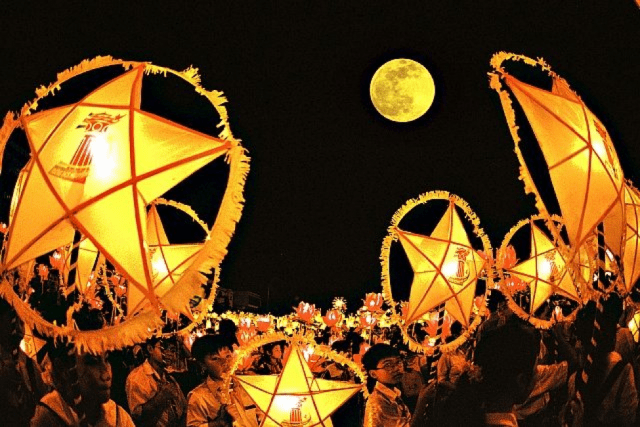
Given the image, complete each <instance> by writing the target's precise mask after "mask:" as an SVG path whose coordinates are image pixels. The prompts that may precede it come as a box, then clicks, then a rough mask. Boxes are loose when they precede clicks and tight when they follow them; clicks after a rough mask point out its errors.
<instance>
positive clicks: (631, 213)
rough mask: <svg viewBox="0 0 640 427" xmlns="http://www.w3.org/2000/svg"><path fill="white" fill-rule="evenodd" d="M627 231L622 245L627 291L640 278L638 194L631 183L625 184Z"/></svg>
mask: <svg viewBox="0 0 640 427" xmlns="http://www.w3.org/2000/svg"><path fill="white" fill-rule="evenodd" d="M624 204H625V213H626V221H627V233H626V236H625V239H626V241H625V247H624V257H623V265H624V282H625V285H626V287H627V291H629V290H631V289H632V288H633V285H635V283H636V281H637V280H638V278H640V231H639V230H640V194H639V193H638V190H637V189H635V188H634V187H632V186H631V185H626V186H625V201H624Z"/></svg>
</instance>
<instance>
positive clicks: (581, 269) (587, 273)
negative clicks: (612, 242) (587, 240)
mask: <svg viewBox="0 0 640 427" xmlns="http://www.w3.org/2000/svg"><path fill="white" fill-rule="evenodd" d="M534 221H544V223H545V226H546V230H549V229H550V228H552V229H553V230H554V232H558V233H560V232H561V230H562V227H563V225H562V219H561V218H560V217H559V216H557V215H551V221H553V224H551V226H550V225H549V222H548V221H547V219H546V216H544V215H540V214H538V215H534V216H532V217H530V218H526V219H523V220H520V221H519V222H518V223H517V224H516V225H514V226H513V227H512V228H511V230H509V232H508V233H507V234H506V235H505V237H504V240H503V241H502V244H501V245H500V248H499V250H498V254H501V253H502V254H504V253H506V252H507V247H508V246H509V245H510V244H511V240H512V239H513V237H514V236H515V234H516V233H517V232H519V231H520V230H522V229H523V228H525V227H526V226H529V227H531V224H532V223H533V222H534ZM549 233H551V231H549ZM551 235H553V233H551ZM544 237H546V238H548V236H547V235H546V234H545V236H544ZM549 240H550V241H551V242H552V243H553V244H554V246H555V247H556V249H555V250H556V251H557V253H558V255H559V256H560V257H562V256H563V255H562V252H561V251H560V250H559V249H558V248H557V245H556V244H557V241H555V239H549ZM587 253H588V252H587V249H586V248H583V249H581V250H580V251H579V257H578V258H579V261H578V262H577V263H575V264H573V265H572V264H569V263H567V264H566V265H565V268H566V273H565V274H569V275H570V277H571V280H572V282H573V285H574V287H575V292H576V296H577V298H575V297H574V298H572V299H573V300H574V301H576V302H577V303H578V307H577V308H576V309H575V310H573V311H572V312H571V313H570V314H569V315H568V316H565V317H564V319H563V320H562V321H564V322H573V321H574V320H575V318H576V315H577V312H578V310H579V308H580V306H581V305H582V301H581V300H582V299H583V295H584V293H585V291H587V290H588V288H587V287H586V286H585V285H586V283H587V281H588V278H590V277H591V276H592V274H593V271H595V270H594V269H595V264H594V260H593V259H592V258H591V257H589V256H588V255H587ZM563 261H564V258H563ZM496 262H497V264H498V265H496V267H497V268H496V270H497V273H498V277H499V283H498V286H497V288H498V289H500V291H501V292H502V293H503V294H504V295H505V298H506V299H507V303H508V305H509V308H510V309H511V310H512V311H513V312H514V313H515V314H516V315H517V316H518V317H520V318H521V319H523V320H525V321H527V322H529V323H530V324H531V325H532V326H534V327H535V328H537V329H549V328H550V327H552V326H553V325H554V324H555V323H556V320H555V318H553V317H552V319H550V320H545V319H539V318H536V317H534V316H533V315H531V314H530V313H527V312H526V311H525V310H524V309H523V308H522V307H521V306H520V305H518V304H517V303H516V302H515V301H514V300H513V296H512V291H511V289H509V288H508V287H507V286H506V285H505V283H506V282H505V278H506V276H505V273H507V274H511V273H512V271H513V270H512V269H511V268H512V267H513V266H505V265H504V264H503V262H502V261H500V260H498V261H496ZM501 264H502V265H501ZM519 265H520V264H519ZM550 268H551V267H550ZM536 269H537V267H536ZM536 271H537V270H536ZM576 272H578V273H576ZM545 282H546V280H545ZM576 283H577V284H576ZM568 291H569V290H568ZM571 291H572V290H571ZM564 296H566V297H567V298H571V297H570V296H569V295H568V294H566V295H564ZM532 303H533V301H532Z"/></svg>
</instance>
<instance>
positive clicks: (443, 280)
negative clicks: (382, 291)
mask: <svg viewBox="0 0 640 427" xmlns="http://www.w3.org/2000/svg"><path fill="white" fill-rule="evenodd" d="M397 234H398V237H399V240H400V243H401V244H402V247H403V248H404V250H405V253H406V254H407V257H408V258H409V262H410V263H411V268H412V269H413V282H412V284H411V293H410V297H409V305H408V309H407V315H406V317H405V322H406V324H407V325H408V324H410V323H412V322H414V321H416V320H418V319H419V318H420V317H422V316H423V315H424V314H425V313H427V312H429V311H431V310H432V309H434V308H435V307H437V306H439V305H440V304H442V303H444V304H445V310H446V311H447V312H448V313H449V314H450V315H451V316H452V317H453V318H455V319H456V320H458V321H459V322H460V323H462V324H463V325H464V326H465V327H468V326H469V318H470V316H471V312H472V309H473V299H474V298H475V290H476V282H477V280H478V275H479V273H480V271H481V270H482V267H483V265H484V260H483V259H482V257H481V256H480V255H479V254H478V253H477V251H475V250H474V249H473V248H472V246H471V243H470V241H469V236H468V235H467V232H466V231H465V229H464V226H463V224H462V221H461V220H460V217H459V215H458V213H457V211H456V208H455V204H454V203H453V202H452V201H450V202H449V207H448V208H447V211H446V212H445V214H444V215H443V217H442V218H441V219H440V221H439V222H438V225H437V226H436V228H435V229H434V230H433V232H432V233H431V235H430V236H423V235H419V234H413V233H409V232H406V231H402V230H400V229H398V230H397Z"/></svg>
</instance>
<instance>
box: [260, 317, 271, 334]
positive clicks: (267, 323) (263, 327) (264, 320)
mask: <svg viewBox="0 0 640 427" xmlns="http://www.w3.org/2000/svg"><path fill="white" fill-rule="evenodd" d="M256 324H257V325H258V331H260V332H267V331H268V330H269V328H270V327H271V317H269V316H258V319H257V320H256Z"/></svg>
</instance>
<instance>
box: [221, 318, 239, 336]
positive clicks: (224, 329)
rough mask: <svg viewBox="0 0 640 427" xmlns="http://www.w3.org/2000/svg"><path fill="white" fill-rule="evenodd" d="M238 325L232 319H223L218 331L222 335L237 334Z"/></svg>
mask: <svg viewBox="0 0 640 427" xmlns="http://www.w3.org/2000/svg"><path fill="white" fill-rule="evenodd" d="M237 330H238V327H237V326H236V324H235V323H233V320H231V319H222V320H220V323H218V333H219V334H220V335H233V336H235V335H236V332H237Z"/></svg>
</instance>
